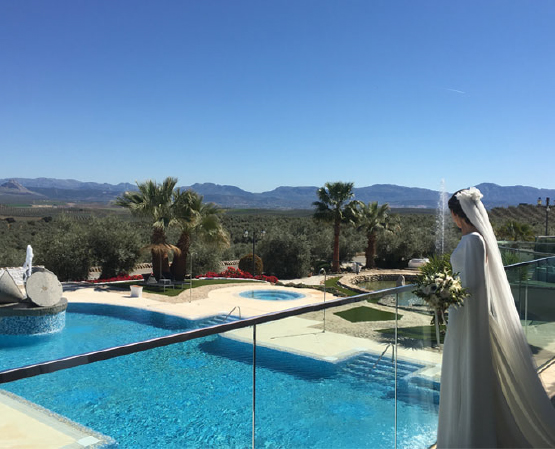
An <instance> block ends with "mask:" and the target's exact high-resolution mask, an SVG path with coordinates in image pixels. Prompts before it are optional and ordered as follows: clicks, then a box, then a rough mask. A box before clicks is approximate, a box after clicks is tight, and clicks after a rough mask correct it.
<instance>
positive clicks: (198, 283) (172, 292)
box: [110, 279, 260, 296]
mask: <svg viewBox="0 0 555 449" xmlns="http://www.w3.org/2000/svg"><path fill="white" fill-rule="evenodd" d="M255 282H256V281H238V280H236V279H194V280H193V288H197V287H202V286H203V285H218V284H237V283H242V284H253V283H255ZM256 283H260V282H256ZM130 285H141V286H142V287H143V292H146V293H156V294H158V295H165V296H177V295H179V294H180V293H181V292H183V291H184V290H189V288H190V285H188V284H185V285H184V286H183V288H181V287H176V288H171V287H166V291H164V290H162V289H161V288H159V287H153V286H148V285H143V284H142V283H141V282H137V281H135V282H133V281H129V282H120V283H118V284H111V285H110V288H117V289H121V290H128V289H129V286H130Z"/></svg>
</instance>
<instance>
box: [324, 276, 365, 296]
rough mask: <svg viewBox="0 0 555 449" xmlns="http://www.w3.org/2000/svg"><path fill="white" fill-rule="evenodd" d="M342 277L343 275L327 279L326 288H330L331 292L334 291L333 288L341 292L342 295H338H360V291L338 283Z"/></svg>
mask: <svg viewBox="0 0 555 449" xmlns="http://www.w3.org/2000/svg"><path fill="white" fill-rule="evenodd" d="M340 279H341V276H339V277H334V278H331V279H326V282H325V284H326V290H328V289H329V290H328V291H329V292H330V293H333V290H335V291H337V292H339V293H341V295H337V296H355V295H360V293H359V292H355V291H353V290H350V289H348V288H345V287H342V286H341V285H338V284H337V283H338V282H339V280H340Z"/></svg>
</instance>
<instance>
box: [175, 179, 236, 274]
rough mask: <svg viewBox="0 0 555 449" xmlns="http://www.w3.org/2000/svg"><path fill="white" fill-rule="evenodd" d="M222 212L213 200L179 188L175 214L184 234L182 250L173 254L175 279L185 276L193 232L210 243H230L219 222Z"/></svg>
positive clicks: (179, 246) (180, 237) (224, 244)
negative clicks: (209, 200)
mask: <svg viewBox="0 0 555 449" xmlns="http://www.w3.org/2000/svg"><path fill="white" fill-rule="evenodd" d="M221 213H222V210H221V209H219V208H218V207H217V206H216V205H215V204H214V203H203V197H202V196H201V195H199V194H198V193H196V192H194V191H193V190H186V191H184V192H181V191H180V190H179V189H177V191H176V194H175V202H174V217H175V220H176V222H177V225H178V226H179V227H180V228H181V235H180V236H179V240H178V242H177V245H176V246H177V248H178V249H179V252H177V253H176V254H175V255H174V258H173V262H172V265H171V272H172V275H173V277H174V278H175V279H177V280H183V279H184V278H185V272H186V269H187V255H188V253H189V248H190V247H191V243H192V239H193V236H194V235H197V236H198V237H199V238H200V239H201V240H202V241H203V242H204V243H206V244H209V245H214V246H217V247H221V246H228V245H229V237H228V235H227V233H226V232H225V230H224V228H223V226H222V224H221V222H220V217H219V215H220V214H221ZM191 274H192V273H191Z"/></svg>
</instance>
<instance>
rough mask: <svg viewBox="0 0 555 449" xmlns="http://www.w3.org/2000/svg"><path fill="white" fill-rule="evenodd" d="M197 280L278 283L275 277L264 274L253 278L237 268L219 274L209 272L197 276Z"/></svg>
mask: <svg viewBox="0 0 555 449" xmlns="http://www.w3.org/2000/svg"><path fill="white" fill-rule="evenodd" d="M199 278H230V279H257V280H259V281H266V282H270V283H272V284H276V283H277V282H278V278H277V277H275V276H266V275H264V274H262V275H260V274H258V275H256V276H253V275H252V274H250V273H249V272H247V271H242V270H239V269H238V268H233V267H227V269H226V270H225V271H222V272H221V273H215V272H214V271H209V272H208V273H206V274H203V275H201V276H197V279H199Z"/></svg>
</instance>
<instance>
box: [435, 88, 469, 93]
mask: <svg viewBox="0 0 555 449" xmlns="http://www.w3.org/2000/svg"><path fill="white" fill-rule="evenodd" d="M440 89H443V90H448V91H451V92H456V93H458V94H465V93H466V92H463V91H462V90H458V89H449V88H448V87H441V88H440Z"/></svg>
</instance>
